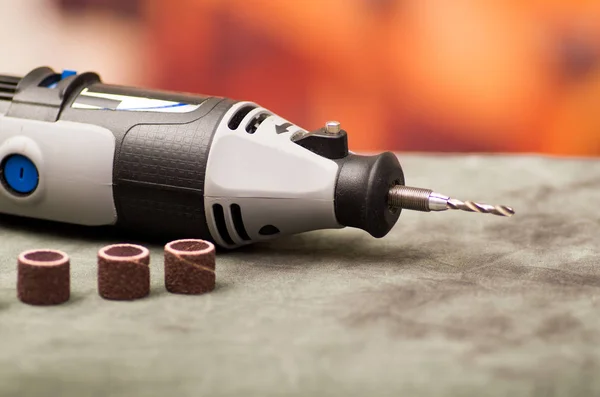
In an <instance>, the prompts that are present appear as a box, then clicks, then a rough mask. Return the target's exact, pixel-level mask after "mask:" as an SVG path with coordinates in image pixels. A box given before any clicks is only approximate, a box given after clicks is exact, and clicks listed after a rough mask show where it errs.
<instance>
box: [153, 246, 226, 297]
mask: <svg viewBox="0 0 600 397" xmlns="http://www.w3.org/2000/svg"><path fill="white" fill-rule="evenodd" d="M215 279H216V276H215V246H214V245H213V244H212V243H210V242H208V241H205V240H196V239H185V240H176V241H172V242H170V243H169V244H167V245H166V246H165V287H166V288H167V291H169V292H172V293H175V294H188V295H199V294H203V293H206V292H210V291H212V290H213V289H215Z"/></svg>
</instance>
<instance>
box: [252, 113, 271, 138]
mask: <svg viewBox="0 0 600 397" xmlns="http://www.w3.org/2000/svg"><path fill="white" fill-rule="evenodd" d="M269 116H270V114H268V113H263V114H259V115H258V116H256V117H255V118H253V119H252V120H251V121H250V123H248V125H247V126H246V132H247V133H248V134H254V133H255V132H256V130H258V127H259V126H260V125H261V124H262V122H263V121H265V119H266V118H267V117H269Z"/></svg>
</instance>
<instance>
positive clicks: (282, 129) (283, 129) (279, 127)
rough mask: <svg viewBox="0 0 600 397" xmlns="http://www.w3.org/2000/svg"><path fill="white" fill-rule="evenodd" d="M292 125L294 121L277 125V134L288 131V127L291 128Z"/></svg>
mask: <svg viewBox="0 0 600 397" xmlns="http://www.w3.org/2000/svg"><path fill="white" fill-rule="evenodd" d="M291 126H292V123H284V124H282V125H276V126H275V131H276V132H277V135H279V134H283V133H284V132H288V128H290V127H291Z"/></svg>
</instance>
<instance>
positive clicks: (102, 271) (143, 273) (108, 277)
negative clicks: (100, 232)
mask: <svg viewBox="0 0 600 397" xmlns="http://www.w3.org/2000/svg"><path fill="white" fill-rule="evenodd" d="M98 293H99V294H100V296H101V297H103V298H104V299H110V300H134V299H140V298H144V297H145V296H147V295H148V294H149V293H150V251H148V249H147V248H145V247H142V246H141V245H134V244H114V245H109V246H106V247H104V248H102V249H101V250H100V251H98Z"/></svg>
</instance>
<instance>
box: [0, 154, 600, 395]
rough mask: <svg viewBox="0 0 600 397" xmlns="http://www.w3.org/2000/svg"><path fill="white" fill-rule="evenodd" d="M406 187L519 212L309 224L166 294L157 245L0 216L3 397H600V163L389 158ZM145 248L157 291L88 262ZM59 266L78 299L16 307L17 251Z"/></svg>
mask: <svg viewBox="0 0 600 397" xmlns="http://www.w3.org/2000/svg"><path fill="white" fill-rule="evenodd" d="M400 160H401V162H402V164H403V167H404V171H405V174H406V179H407V184H408V185H413V186H421V187H429V188H433V189H434V190H436V191H439V192H442V193H446V194H450V195H453V196H455V197H456V198H462V199H473V200H481V201H482V202H490V203H499V204H506V205H511V206H513V207H514V208H515V210H516V211H517V215H516V216H514V217H513V218H508V219H506V218H500V217H495V216H491V215H477V214H470V213H457V212H450V211H447V212H445V213H416V212H409V211H405V212H404V213H403V214H402V215H401V216H400V219H399V222H398V224H397V225H396V227H395V229H394V230H393V231H392V232H391V233H390V234H389V235H388V236H386V237H385V238H383V239H373V238H371V237H370V236H368V235H367V234H366V233H364V232H361V231H359V230H351V229H343V230H333V231H319V232H314V233H308V234H304V235H301V236H294V237H290V238H284V239H281V240H277V241H274V242H271V243H267V244H259V245H255V246H253V247H249V248H244V249H242V250H238V251H235V252H231V253H225V252H219V253H218V255H217V287H216V289H215V290H214V291H213V292H212V293H210V294H206V295H200V296H181V295H172V294H169V293H167V292H166V291H165V289H164V282H163V259H162V258H163V255H162V246H161V245H160V244H158V243H156V242H153V243H152V244H146V243H145V242H140V241H132V240H127V241H123V238H124V236H119V235H116V234H115V233H114V231H111V229H108V230H106V229H94V230H89V229H86V228H80V227H71V226H64V225H57V224H53V223H46V222H39V221H24V220H22V219H17V218H12V217H1V218H0V249H1V250H0V396H12V395H15V396H16V395H18V396H63V397H70V396H77V397H80V396H138V395H139V396H160V397H164V396H201V395H206V396H240V395H241V396H246V397H250V396H257V397H259V396H260V397H263V396H271V395H273V396H274V395H294V396H344V397H347V396H388V395H389V396H400V395H404V396H409V395H411V396H415V395H432V396H508V395H510V396H513V395H523V396H588V395H600V376H599V374H600V210H599V208H600V207H599V203H600V161H598V160H584V159H549V158H539V157H524V156H417V155H411V156H409V155H400ZM118 242H132V243H144V244H146V245H147V246H148V247H149V248H150V249H151V254H152V259H151V264H150V266H151V272H152V292H151V294H150V296H149V297H147V298H145V299H142V300H138V301H133V302H111V301H105V300H103V299H101V298H100V297H99V296H98V294H97V290H96V253H97V251H98V249H100V248H101V247H102V246H104V245H106V244H110V243H118ZM32 248H54V249H59V250H63V251H65V252H67V253H68V254H69V255H70V257H71V272H72V297H71V300H70V302H68V303H67V304H64V305H61V306H56V307H43V308H42V307H32V306H28V305H25V304H23V303H21V302H19V301H18V300H17V298H16V290H15V286H16V258H17V255H18V254H19V253H20V252H21V251H24V250H28V249H32Z"/></svg>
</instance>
